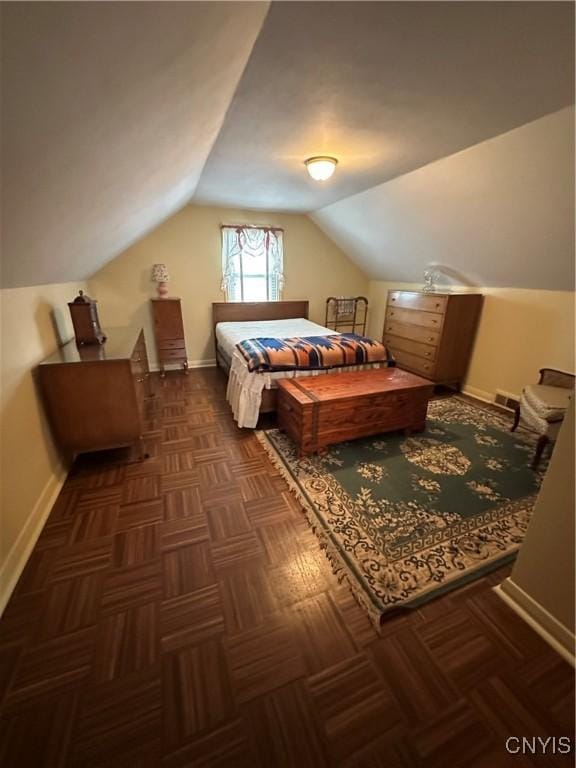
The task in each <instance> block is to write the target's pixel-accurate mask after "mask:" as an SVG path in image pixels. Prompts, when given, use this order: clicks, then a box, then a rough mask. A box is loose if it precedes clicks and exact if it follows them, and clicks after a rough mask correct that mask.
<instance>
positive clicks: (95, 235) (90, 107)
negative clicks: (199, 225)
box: [2, 2, 268, 286]
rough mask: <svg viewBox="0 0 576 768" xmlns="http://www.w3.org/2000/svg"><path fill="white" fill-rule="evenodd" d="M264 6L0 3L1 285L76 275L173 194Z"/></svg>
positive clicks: (188, 173)
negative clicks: (0, 100)
mask: <svg viewBox="0 0 576 768" xmlns="http://www.w3.org/2000/svg"><path fill="white" fill-rule="evenodd" d="M267 10H268V4H267V3H258V2H256V3H245V2H238V3H235V2H231V3H225V2H224V3H218V2H217V3H209V2H198V3H194V2H192V3H188V2H142V3H140V2H96V3H93V2H62V3H60V2H47V3H45V2H38V3H36V2H30V3H29V2H23V3H19V2H16V3H2V22H3V24H2V102H3V103H2V106H3V109H2V223H3V228H2V285H4V286H19V285H34V284H40V283H52V282H64V281H69V280H70V281H71V280H77V279H82V278H85V277H87V276H89V275H91V274H93V273H94V272H96V271H97V270H98V269H99V268H100V267H102V266H103V265H104V264H105V263H106V262H107V261H109V260H110V259H112V258H114V257H115V256H116V255H118V254H119V253H120V252H121V251H123V250H124V249H125V248H126V247H127V246H128V245H129V244H130V243H132V242H133V241H135V240H136V239H138V238H140V237H141V236H142V235H143V234H145V233H146V232H147V231H149V230H150V229H153V228H154V227H155V226H156V225H157V224H159V223H160V222H161V221H162V220H164V219H165V218H167V217H168V216H170V215H171V214H172V213H174V212H175V211H176V210H178V209H179V208H181V207H182V206H183V205H184V204H185V203H187V202H188V201H189V200H190V198H191V197H192V195H193V194H194V191H195V189H196V185H197V183H198V180H199V178H200V175H201V173H202V169H203V167H204V164H205V162H206V158H207V157H208V154H209V153H210V150H211V149H212V146H213V144H214V141H215V139H216V137H217V135H218V132H219V130H220V127H221V125H222V121H223V119H224V116H225V114H226V110H227V109H228V106H229V104H230V100H231V99H232V96H233V94H234V91H235V89H236V86H237V85H238V82H239V80H240V77H241V76H242V72H243V71H244V67H245V65H246V62H247V60H248V57H249V55H250V52H251V50H252V47H253V44H254V41H255V40H256V37H257V35H258V32H259V31H260V27H261V25H262V21H263V19H264V17H265V15H266V12H267Z"/></svg>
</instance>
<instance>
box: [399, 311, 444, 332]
mask: <svg viewBox="0 0 576 768" xmlns="http://www.w3.org/2000/svg"><path fill="white" fill-rule="evenodd" d="M443 319H444V315H438V314H436V313H435V312H422V311H421V310H419V309H396V307H388V310H387V311H386V323H389V322H391V321H394V322H399V323H408V324H410V325H420V326H422V327H424V328H433V329H440V328H441V327H442V320H443Z"/></svg>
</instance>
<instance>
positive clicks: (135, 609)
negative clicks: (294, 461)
mask: <svg viewBox="0 0 576 768" xmlns="http://www.w3.org/2000/svg"><path fill="white" fill-rule="evenodd" d="M153 387H154V391H155V393H156V396H155V397H154V398H151V399H150V400H149V401H148V403H147V406H146V407H147V418H146V424H147V433H146V444H147V448H148V450H149V452H150V454H151V458H150V459H148V460H147V461H145V462H141V463H131V464H130V463H122V462H121V461H120V459H119V458H118V456H117V455H116V454H112V453H111V454H110V455H106V454H102V455H99V456H91V457H88V456H87V457H82V459H81V460H80V461H78V462H77V463H76V465H75V466H74V468H73V470H72V472H71V473H70V476H69V478H68V480H67V482H66V484H65V486H64V488H63V490H62V493H61V494H60V496H59V498H58V500H57V501H56V504H55V505H54V508H53V510H52V513H51V515H50V517H49V519H48V521H47V523H46V525H45V527H44V530H43V531H42V533H41V535H40V537H39V539H38V542H37V544H36V547H35V548H34V550H33V553H32V556H31V557H30V560H29V562H28V565H27V567H26V569H25V570H24V572H23V574H22V577H21V579H20V581H19V584H18V585H17V588H16V590H15V591H14V594H13V596H12V598H11V600H10V602H9V604H8V606H7V608H6V610H5V612H4V615H3V616H2V619H1V620H0V764H1V765H2V766H7V767H9V768H42V767H43V766H46V767H48V766H50V767H51V768H53V767H54V766H56V767H57V768H80V766H81V767H82V768H305V766H314V768H322V767H323V766H335V767H337V768H421V767H422V766H429V767H430V768H435V767H436V766H438V767H439V766H450V768H459V767H460V766H462V767H463V768H468V767H470V768H500V767H501V766H502V767H505V768H507V767H508V766H510V768H515V767H517V768H531V767H532V768H533V767H534V766H536V768H540V766H567V765H570V764H571V762H570V760H571V758H570V757H568V758H566V757H563V756H559V755H546V756H545V757H542V755H528V756H526V755H524V756H522V755H510V754H508V753H507V752H506V750H505V747H504V744H505V740H506V738H507V737H508V736H510V735H516V736H541V737H543V738H545V737H546V736H556V737H558V736H562V735H563V736H573V735H574V729H573V722H574V703H573V702H574V676H573V671H572V670H571V669H570V668H569V667H568V665H567V664H566V663H565V662H564V661H563V660H562V659H561V658H560V657H559V656H557V655H556V654H555V653H554V651H552V650H551V649H550V648H549V647H548V646H547V645H546V644H545V643H544V642H543V641H542V640H541V639H540V638H539V637H538V636H537V635H536V634H535V633H534V632H533V631H532V630H531V629H530V628H529V627H528V626H527V625H526V624H525V623H524V622H522V621H521V620H520V619H519V618H518V617H517V616H516V615H515V614H514V613H512V612H511V611H510V609H509V608H508V606H506V605H505V603H503V602H502V601H501V600H500V599H499V598H498V597H497V595H495V594H494V592H493V591H492V587H493V586H494V585H496V584H498V583H499V582H500V581H501V580H502V579H503V578H504V577H505V576H506V575H507V574H508V573H509V571H510V566H509V565H508V566H505V567H504V568H502V569H500V571H498V572H496V573H493V574H490V575H488V576H485V577H484V578H482V579H479V580H477V581H475V582H472V583H470V584H468V585H466V586H465V587H462V588H461V589H459V590H457V591H453V592H451V593H449V594H448V595H445V596H443V597H440V598H438V599H437V600H435V601H432V602H430V603H426V604H424V605H423V606H421V607H419V608H418V609H417V610H414V611H412V612H406V613H399V614H397V615H395V616H390V617H389V619H388V620H387V621H386V623H385V625H384V627H383V628H382V632H381V634H380V635H378V634H377V633H376V631H375V630H374V628H373V627H372V625H371V624H370V622H369V621H368V618H367V616H366V614H365V613H364V611H363V610H362V609H361V608H360V606H359V605H358V604H357V603H356V601H355V599H354V598H353V596H352V595H351V593H350V592H349V590H348V589H347V587H346V586H344V585H341V584H339V583H338V581H337V579H336V577H335V576H334V575H333V574H332V572H331V569H330V566H329V564H328V562H327V560H326V558H325V555H324V553H323V552H322V550H321V549H320V547H319V546H318V542H317V540H316V538H315V536H314V534H313V533H312V532H311V530H310V528H309V527H308V524H307V523H306V521H305V518H304V516H303V514H302V511H301V510H300V507H299V505H298V502H297V501H296V500H295V498H294V497H293V496H292V495H291V494H290V493H289V492H288V489H287V487H286V485H285V482H284V480H283V479H282V478H281V477H280V475H279V474H278V473H277V471H276V470H275V469H274V467H273V466H272V465H271V463H270V462H269V460H268V458H267V456H266V454H265V453H264V451H263V450H262V446H261V445H260V444H259V443H258V441H257V440H256V439H255V437H254V435H253V434H252V433H251V432H250V431H247V430H239V429H238V428H237V427H236V425H235V424H234V422H233V421H232V419H231V417H230V413H229V409H228V405H227V403H226V401H225V397H224V393H225V380H224V379H223V377H222V376H221V374H220V373H219V372H218V371H216V370H213V369H204V370H196V371H191V372H190V374H189V375H188V376H183V375H181V374H179V373H175V374H168V375H167V376H166V378H165V379H162V380H161V379H160V378H159V377H154V380H153Z"/></svg>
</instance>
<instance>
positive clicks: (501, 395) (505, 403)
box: [494, 389, 519, 411]
mask: <svg viewBox="0 0 576 768" xmlns="http://www.w3.org/2000/svg"><path fill="white" fill-rule="evenodd" d="M494 402H495V403H496V405H501V406H502V407H503V408H508V410H510V411H513V410H515V408H517V407H518V405H519V403H518V398H517V397H515V396H514V395H511V394H510V393H509V392H503V391H502V390H501V389H497V390H496V395H495V397H494Z"/></svg>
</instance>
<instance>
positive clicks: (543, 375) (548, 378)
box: [538, 368, 576, 389]
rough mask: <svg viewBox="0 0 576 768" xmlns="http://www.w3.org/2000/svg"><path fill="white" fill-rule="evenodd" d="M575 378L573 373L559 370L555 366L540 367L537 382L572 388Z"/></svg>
mask: <svg viewBox="0 0 576 768" xmlns="http://www.w3.org/2000/svg"><path fill="white" fill-rule="evenodd" d="M575 378H576V377H575V376H574V374H573V373H567V372H566V371H559V370H557V369H556V368H541V369H540V380H539V381H538V384H546V385H548V386H550V387H562V388H563V389H574V379H575Z"/></svg>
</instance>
